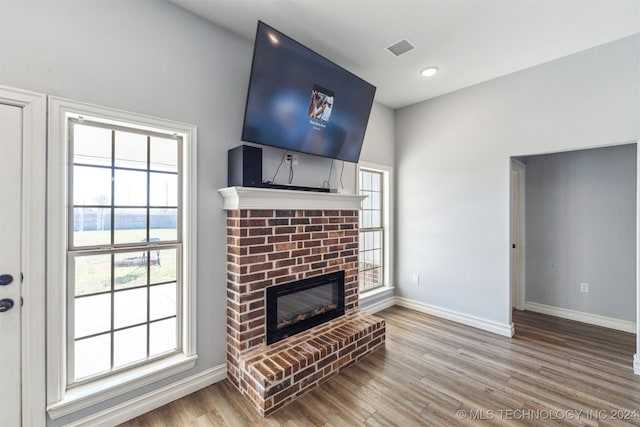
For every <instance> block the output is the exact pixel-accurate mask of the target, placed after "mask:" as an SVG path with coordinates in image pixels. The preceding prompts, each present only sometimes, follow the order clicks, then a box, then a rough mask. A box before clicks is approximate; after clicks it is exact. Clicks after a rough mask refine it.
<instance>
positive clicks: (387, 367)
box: [123, 307, 640, 427]
mask: <svg viewBox="0 0 640 427" xmlns="http://www.w3.org/2000/svg"><path fill="white" fill-rule="evenodd" d="M377 315H378V316H380V317H383V318H384V319H386V321H387V344H386V348H385V349H383V350H380V351H378V352H376V353H374V354H372V355H370V356H367V357H366V358H364V359H363V360H361V361H360V362H358V363H357V364H355V365H352V366H350V367H348V368H347V369H345V370H344V371H343V372H341V373H340V374H338V375H337V376H334V377H332V378H331V379H330V380H328V381H327V382H325V383H323V384H322V385H320V386H319V387H317V388H315V389H314V390H312V391H310V392H309V393H307V394H305V395H304V396H302V397H301V398H299V399H298V400H296V401H294V402H293V403H291V404H289V405H287V406H285V407H284V408H282V409H280V410H278V411H276V412H275V413H274V414H272V415H270V416H269V417H266V418H261V417H260V416H259V415H258V414H257V412H256V411H255V410H254V409H253V408H252V407H251V406H250V405H249V403H248V402H247V401H246V400H245V399H244V398H243V397H242V396H241V395H240V394H239V393H238V392H237V391H236V390H235V389H234V388H233V386H232V385H231V384H230V383H229V382H228V381H222V382H219V383H217V384H214V385H212V386H210V387H207V388H205V389H203V390H200V391H198V392H196V393H194V394H192V395H189V396H187V397H185V398H183V399H180V400H178V401H175V402H173V403H170V404H168V405H166V406H163V407H161V408H159V409H156V410H155V411H152V412H149V413H147V414H145V415H143V416H141V417H138V418H136V419H134V420H131V421H129V422H127V423H125V424H123V426H127V427H139V426H154V427H155V426H158V427H160V426H171V427H176V426H233V427H236V426H287V427H296V426H403V427H409V426H432V425H442V426H453V425H489V424H491V425H528V426H531V425H550V424H551V425H587V426H597V425H600V426H608V425H616V426H618V425H640V376H635V375H634V374H633V368H632V361H633V354H634V350H635V335H634V334H628V333H624V332H618V331H613V330H610V329H605V328H600V327H596V326H589V325H585V324H582V323H578V322H573V321H569V320H563V319H558V318H555V317H551V316H546V315H543V314H537V313H532V312H517V311H516V312H514V315H513V318H514V323H515V325H516V336H515V337H513V338H505V337H500V336H497V335H494V334H491V333H489V332H484V331H481V330H478V329H474V328H471V327H467V326H462V325H460V324H456V323H453V322H449V321H446V320H442V319H439V318H435V317H432V316H429V315H426V314H422V313H418V312H416V311H412V310H409V309H405V308H401V307H391V308H389V309H386V310H384V311H382V312H379V313H377Z"/></svg>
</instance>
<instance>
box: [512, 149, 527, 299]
mask: <svg viewBox="0 0 640 427" xmlns="http://www.w3.org/2000/svg"><path fill="white" fill-rule="evenodd" d="M524 174H525V166H524V164H523V163H521V162H518V161H517V160H512V161H511V306H512V307H513V308H515V309H517V310H524V304H525V303H524V301H525V297H524V280H525V279H524V226H525V224H524V191H525V189H524V183H525V181H524V180H525V175H524Z"/></svg>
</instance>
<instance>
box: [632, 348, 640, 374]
mask: <svg viewBox="0 0 640 427" xmlns="http://www.w3.org/2000/svg"><path fill="white" fill-rule="evenodd" d="M633 373H634V374H636V375H640V355H638V353H636V354H634V355H633Z"/></svg>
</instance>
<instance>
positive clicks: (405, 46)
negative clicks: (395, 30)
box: [387, 38, 416, 56]
mask: <svg viewBox="0 0 640 427" xmlns="http://www.w3.org/2000/svg"><path fill="white" fill-rule="evenodd" d="M415 48H416V46H415V45H414V44H413V43H411V42H410V41H409V39H407V38H404V39H402V40H400V41H397V42H395V43H393V44H392V45H389V46H387V49H388V50H389V52H391V53H393V54H394V55H395V56H400V55H404V54H405V53H407V52H409V51H411V50H413V49H415Z"/></svg>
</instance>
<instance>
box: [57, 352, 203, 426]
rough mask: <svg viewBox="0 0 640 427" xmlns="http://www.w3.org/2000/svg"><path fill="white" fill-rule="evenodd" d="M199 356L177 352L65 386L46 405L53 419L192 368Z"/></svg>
mask: <svg viewBox="0 0 640 427" xmlns="http://www.w3.org/2000/svg"><path fill="white" fill-rule="evenodd" d="M197 358H198V356H185V355H184V354H178V355H175V356H171V357H168V358H166V359H162V360H158V361H156V362H152V363H149V364H148V365H144V366H141V367H139V368H135V369H132V370H130V371H126V372H122V373H120V374H115V375H113V376H110V377H108V378H104V379H102V380H98V381H95V382H92V383H89V384H85V385H81V386H78V387H74V388H72V389H70V390H67V392H66V393H65V396H64V398H63V399H62V400H59V401H57V402H54V403H51V404H50V405H48V406H47V412H48V413H49V416H50V417H51V419H52V420H55V419H57V418H60V417H64V416H65V415H69V414H72V413H74V412H76V411H79V410H80V409H84V408H88V407H89V406H92V405H95V404H96V403H100V402H104V401H105V400H109V399H111V398H113V397H116V396H119V395H121V394H123V393H127V392H129V391H132V390H135V389H137V388H140V387H143V386H145V385H148V384H151V383H153V382H155V381H158V380H161V379H163V378H167V377H170V376H171V375H175V374H178V373H180V372H183V371H186V370H188V369H191V368H193V366H195V364H196V359H197Z"/></svg>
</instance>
